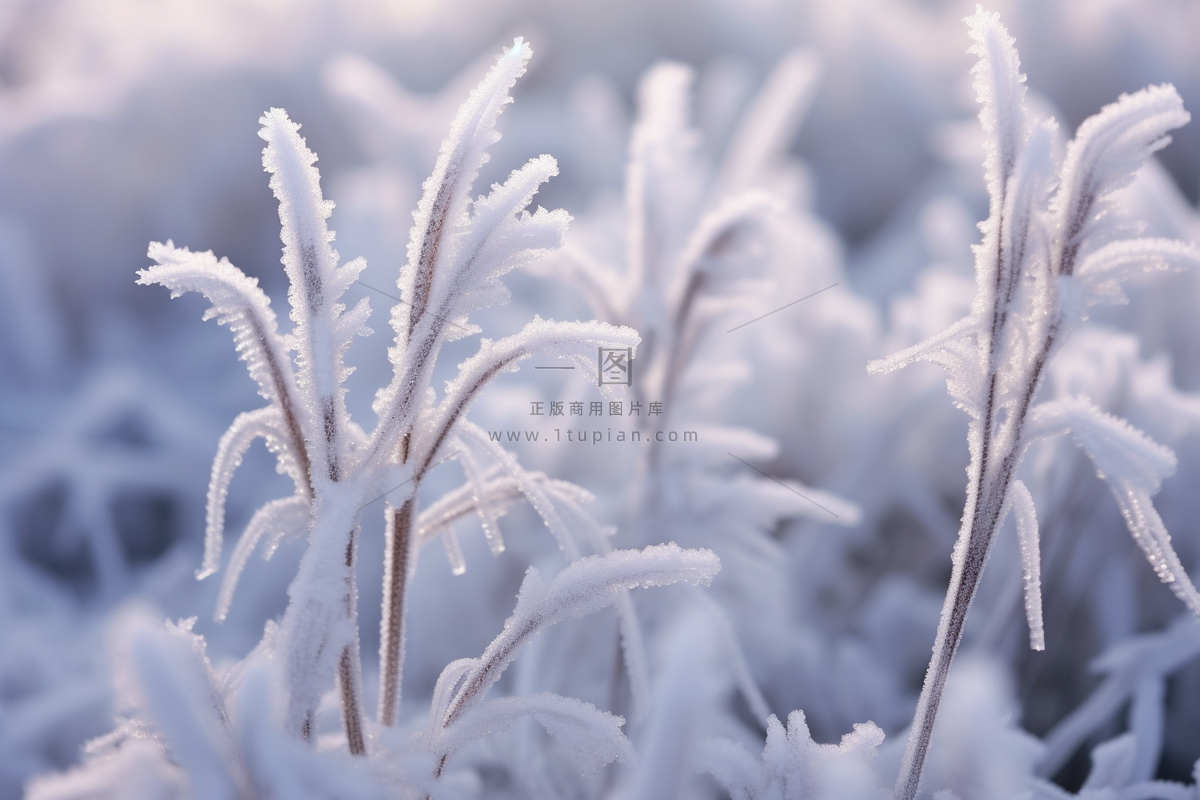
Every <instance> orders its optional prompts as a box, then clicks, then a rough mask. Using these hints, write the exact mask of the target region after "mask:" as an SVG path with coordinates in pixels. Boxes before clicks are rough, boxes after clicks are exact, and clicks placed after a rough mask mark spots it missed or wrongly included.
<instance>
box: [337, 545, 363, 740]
mask: <svg viewBox="0 0 1200 800" xmlns="http://www.w3.org/2000/svg"><path fill="white" fill-rule="evenodd" d="M355 540H356V537H355V535H354V531H351V532H350V540H349V541H348V542H347V543H346V569H347V575H346V589H347V591H346V616H347V617H349V618H350V619H354V617H355V615H354V607H355V606H356V605H357V604H358V587H357V585H356V579H355V571H354V563H355V556H356V553H355V543H356V541H355ZM338 683H339V684H340V686H341V690H342V724H343V726H344V727H345V728H346V742H347V744H348V745H349V747H350V752H351V754H353V755H356V756H361V755H366V752H367V747H366V744H365V743H364V741H363V725H362V702H361V701H360V699H359V692H360V689H361V686H362V676H361V673H360V659H359V654H358V625H355V626H354V640H353V641H352V642H351V643H350V644H348V645H346V647H345V649H343V650H342V657H341V659H340V660H339V661H338Z"/></svg>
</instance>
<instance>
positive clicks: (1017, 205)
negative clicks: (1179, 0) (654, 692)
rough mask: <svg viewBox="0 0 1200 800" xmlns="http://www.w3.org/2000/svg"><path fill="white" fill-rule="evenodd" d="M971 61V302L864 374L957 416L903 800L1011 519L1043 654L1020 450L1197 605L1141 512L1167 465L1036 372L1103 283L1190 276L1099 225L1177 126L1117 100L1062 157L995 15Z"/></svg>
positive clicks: (1142, 243) (979, 23) (987, 20)
mask: <svg viewBox="0 0 1200 800" xmlns="http://www.w3.org/2000/svg"><path fill="white" fill-rule="evenodd" d="M968 23H969V26H970V32H971V37H972V39H973V40H974V45H973V46H972V48H971V52H973V53H974V54H976V55H977V56H978V57H979V62H978V64H977V66H976V67H975V68H974V74H975V86H976V90H977V92H978V95H979V100H980V102H981V104H982V110H981V112H980V121H981V122H982V126H983V130H984V132H985V134H986V136H987V137H988V147H987V157H986V161H985V178H986V181H987V185H988V191H989V195H990V197H991V206H990V211H989V216H988V219H987V221H985V222H984V223H983V224H982V225H981V228H982V230H983V234H984V236H983V241H982V243H981V244H979V245H978V246H977V247H976V248H975V260H976V281H977V294H976V298H975V303H974V305H973V307H972V311H971V313H970V314H969V315H968V316H967V317H965V318H964V319H962V320H961V321H960V322H958V323H956V324H954V325H952V326H951V327H950V328H948V329H947V330H946V331H945V332H943V333H942V334H939V335H937V336H935V337H933V338H931V339H929V340H927V341H925V342H923V343H921V344H919V345H916V346H914V347H912V348H909V349H908V350H905V351H903V352H901V353H897V354H896V355H894V356H891V357H890V358H887V359H884V360H882V361H877V362H872V364H871V365H870V369H871V370H872V371H875V372H885V371H890V370H893V369H898V368H900V367H903V366H905V365H907V364H910V363H913V362H914V361H917V360H921V359H925V360H930V361H933V362H935V363H938V364H941V365H943V366H945V367H946V368H947V369H948V371H949V372H950V378H949V380H948V387H949V391H950V394H951V396H952V397H953V398H954V400H955V402H956V403H957V404H958V405H959V406H960V407H961V408H962V409H964V410H965V411H966V412H967V413H968V414H969V415H970V417H971V422H970V433H969V438H968V441H969V445H970V452H971V464H970V467H969V468H968V478H969V482H968V487H967V501H966V507H965V509H964V511H963V517H962V527H961V528H960V532H959V538H958V542H957V544H956V546H955V549H954V558H953V570H952V573H951V578H950V586H949V588H948V590H947V593H946V600H945V605H944V606H943V610H942V616H941V621H940V623H939V626H938V633H937V638H936V641H935V644H934V650H933V657H932V659H931V661H930V664H929V669H928V672H927V674H926V679H925V684H924V687H923V689H922V692H921V696H920V700H919V701H918V705H917V712H916V716H915V719H914V722H913V726H912V731H911V733H910V738H909V742H908V746H907V749H906V752H905V756H904V761H903V763H902V766H901V770H900V775H899V778H898V780H897V784H896V790H895V796H896V798H897V799H898V800H911V798H913V797H914V796H915V795H916V793H917V789H918V786H919V784H920V779H921V771H922V767H923V765H924V762H925V758H926V755H927V751H928V748H929V743H930V736H931V733H932V731H933V725H934V720H935V717H936V715H937V708H938V703H939V701H940V698H941V694H942V691H943V688H944V686H945V683H946V678H947V676H948V674H949V671H950V666H951V663H952V662H953V659H954V654H955V651H956V650H957V648H958V644H959V642H960V640H961V638H962V632H963V624H964V622H965V621H966V616H967V611H968V609H969V607H970V604H971V600H972V598H973V597H974V595H975V591H976V589H977V587H978V585H979V579H980V577H981V575H982V572H983V567H984V564H985V563H986V561H987V557H988V554H989V552H990V550H991V547H992V543H993V540H994V537H995V534H996V532H997V530H999V528H1000V526H1001V524H1002V523H1003V521H1004V519H1005V517H1006V516H1007V515H1008V514H1009V513H1011V514H1012V515H1013V516H1014V518H1015V519H1016V522H1017V532H1018V535H1019V537H1020V541H1021V553H1022V559H1023V563H1024V580H1025V597H1026V603H1025V606H1026V612H1027V616H1028V621H1029V629H1030V644H1031V646H1032V647H1033V648H1034V649H1043V648H1044V646H1045V641H1044V635H1043V632H1042V624H1041V589H1040V577H1039V573H1040V556H1039V550H1038V533H1037V530H1038V529H1037V515H1036V512H1035V509H1034V506H1033V499H1032V496H1031V495H1030V492H1029V489H1028V488H1027V487H1026V486H1025V484H1024V483H1022V482H1021V480H1020V479H1019V478H1018V477H1017V474H1018V470H1019V467H1020V465H1021V461H1022V459H1023V457H1024V455H1025V453H1026V451H1027V449H1028V448H1029V446H1030V445H1031V444H1032V443H1034V442H1035V441H1037V440H1039V439H1041V438H1045V437H1047V436H1052V435H1055V434H1059V433H1071V434H1072V436H1073V438H1074V439H1075V441H1076V443H1077V444H1079V445H1080V446H1081V447H1082V448H1083V449H1084V450H1085V451H1086V452H1087V453H1088V455H1089V456H1090V457H1091V459H1092V461H1093V462H1094V464H1095V466H1096V469H1097V472H1098V473H1099V474H1100V475H1101V477H1103V478H1104V479H1105V480H1106V481H1107V482H1108V484H1109V487H1110V488H1111V489H1112V492H1113V496H1114V497H1115V498H1116V501H1117V504H1118V505H1119V506H1120V509H1121V512H1122V515H1123V516H1124V518H1125V521H1126V524H1127V525H1128V527H1129V530H1130V532H1131V533H1132V534H1133V536H1134V539H1135V540H1136V541H1137V543H1138V545H1139V546H1141V548H1142V549H1143V551H1144V552H1145V554H1146V556H1147V558H1148V560H1149V561H1150V564H1151V566H1152V567H1153V568H1154V570H1155V572H1156V573H1157V574H1158V576H1159V577H1160V578H1161V579H1162V581H1163V582H1164V583H1166V584H1167V585H1168V586H1169V587H1170V588H1171V589H1172V591H1174V592H1175V594H1176V595H1178V596H1179V598H1180V599H1181V600H1183V601H1184V602H1185V603H1186V604H1187V605H1188V607H1189V608H1191V610H1192V611H1193V612H1195V613H1197V614H1200V593H1197V591H1196V589H1195V587H1194V586H1193V584H1192V582H1191V580H1190V579H1189V577H1188V575H1187V573H1186V572H1185V571H1184V569H1183V566H1182V565H1181V563H1180V561H1179V559H1178V557H1177V556H1176V555H1175V552H1174V550H1173V548H1172V546H1171V543H1170V537H1169V536H1168V534H1167V531H1166V529H1165V527H1164V525H1163V523H1162V520H1161V519H1160V518H1159V516H1158V514H1157V512H1156V511H1155V509H1154V506H1153V504H1152V502H1151V499H1150V498H1151V496H1152V495H1153V494H1154V493H1155V492H1157V491H1158V488H1159V486H1160V484H1161V482H1162V480H1163V479H1164V478H1165V477H1166V476H1168V475H1169V474H1171V472H1172V471H1173V470H1174V467H1175V456H1174V454H1173V453H1172V452H1171V451H1170V450H1168V449H1167V448H1165V447H1163V446H1161V445H1158V444H1156V443H1155V442H1153V441H1151V440H1150V439H1149V438H1148V437H1147V436H1145V435H1144V434H1143V433H1142V432H1140V431H1138V430H1136V429H1134V428H1132V427H1131V426H1130V425H1129V424H1128V423H1126V422H1125V421H1123V420H1121V419H1119V418H1116V417H1113V416H1111V415H1108V414H1106V413H1104V412H1103V411H1101V410H1100V409H1099V408H1097V407H1096V406H1095V405H1094V404H1093V403H1092V402H1091V401H1090V400H1088V399H1087V398H1085V397H1061V398H1056V399H1053V400H1046V401H1043V402H1040V403H1037V402H1035V401H1036V400H1037V395H1038V390H1039V388H1040V387H1041V386H1042V383H1043V379H1044V377H1045V373H1046V368H1047V364H1048V363H1049V361H1050V359H1051V358H1052V357H1053V356H1054V354H1055V353H1056V352H1057V351H1058V349H1059V347H1060V346H1061V344H1062V342H1063V339H1064V337H1065V336H1066V334H1067V333H1068V332H1069V330H1070V329H1071V328H1072V327H1073V326H1074V325H1075V324H1076V323H1077V322H1078V321H1079V320H1080V319H1081V318H1082V317H1084V316H1085V315H1086V313H1087V310H1088V308H1089V307H1091V306H1093V305H1095V304H1097V303H1102V302H1114V301H1116V302H1120V301H1121V300H1122V299H1123V295H1122V293H1121V290H1120V288H1119V285H1118V281H1119V280H1120V279H1122V278H1124V277H1125V276H1127V275H1129V274H1132V273H1134V272H1137V271H1141V270H1145V269H1153V268H1165V267H1170V266H1184V265H1194V264H1196V263H1197V262H1198V261H1200V254H1198V253H1197V251H1196V250H1195V248H1193V247H1190V246H1188V245H1186V244H1184V243H1182V242H1178V241H1172V240H1162V239H1151V238H1131V237H1129V235H1128V234H1129V231H1128V228H1127V226H1121V225H1119V224H1118V223H1116V222H1114V219H1113V218H1114V217H1115V216H1116V215H1117V208H1116V207H1115V204H1114V202H1113V198H1112V195H1113V193H1114V192H1115V191H1117V190H1118V189H1120V188H1121V187H1123V186H1125V185H1126V184H1128V183H1129V182H1130V181H1131V180H1132V178H1133V176H1134V173H1135V172H1136V170H1137V169H1138V168H1139V167H1140V166H1141V165H1142V163H1143V162H1144V161H1145V159H1146V158H1147V157H1148V156H1149V155H1150V154H1151V153H1153V152H1154V151H1156V150H1158V149H1159V148H1161V147H1163V146H1164V145H1165V144H1166V143H1167V142H1168V141H1169V137H1168V136H1167V133H1168V131H1170V130H1172V129H1173V128H1177V127H1179V126H1180V125H1183V124H1184V123H1186V122H1187V120H1188V118H1189V117H1188V114H1187V112H1185V111H1184V109H1183V105H1182V102H1181V101H1180V98H1179V95H1178V94H1177V93H1176V92H1175V90H1174V88H1173V87H1171V86H1169V85H1163V86H1152V87H1149V88H1147V89H1143V90H1142V91H1140V92H1137V93H1135V94H1132V95H1124V96H1122V97H1121V98H1120V99H1119V100H1118V101H1117V102H1116V103H1113V104H1112V105H1109V106H1107V107H1105V108H1104V109H1103V110H1102V111H1101V112H1100V113H1099V114H1096V115H1095V116H1093V117H1091V118H1090V119H1088V120H1086V121H1085V122H1084V123H1083V124H1082V125H1081V126H1080V127H1079V129H1078V131H1077V132H1076V136H1075V138H1074V139H1073V140H1072V141H1071V142H1070V143H1069V144H1067V145H1066V147H1065V151H1063V153H1062V155H1061V157H1060V155H1059V152H1060V150H1061V149H1062V148H1061V147H1060V143H1059V141H1058V138H1057V127H1056V125H1055V124H1054V122H1053V121H1052V120H1043V121H1037V122H1034V121H1030V120H1028V119H1027V111H1026V107H1025V104H1024V86H1023V82H1024V78H1023V76H1022V75H1021V74H1020V72H1019V62H1018V57H1017V52H1016V49H1015V45H1014V42H1013V40H1012V38H1011V37H1010V36H1009V35H1008V32H1007V31H1006V30H1005V29H1004V27H1003V26H1002V25H1001V24H1000V22H999V18H998V16H997V15H995V14H989V13H986V12H984V11H983V10H982V9H980V10H978V11H977V12H976V13H975V14H974V15H973V16H971V17H970V18H968Z"/></svg>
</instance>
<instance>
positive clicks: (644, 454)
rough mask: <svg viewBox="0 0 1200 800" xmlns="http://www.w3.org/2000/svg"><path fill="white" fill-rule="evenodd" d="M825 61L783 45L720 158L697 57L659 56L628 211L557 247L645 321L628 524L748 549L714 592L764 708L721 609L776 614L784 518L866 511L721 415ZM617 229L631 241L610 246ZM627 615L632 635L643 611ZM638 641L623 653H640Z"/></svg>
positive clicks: (721, 549)
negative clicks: (700, 95) (788, 467)
mask: <svg viewBox="0 0 1200 800" xmlns="http://www.w3.org/2000/svg"><path fill="white" fill-rule="evenodd" d="M817 74H818V68H817V63H816V58H815V56H814V55H813V54H812V53H809V52H806V51H794V52H792V53H789V54H788V55H787V56H785V57H784V58H783V59H782V60H781V61H780V62H779V64H778V65H777V66H776V67H775V69H774V71H773V72H772V74H771V75H770V76H769V77H768V79H767V81H766V83H765V85H764V87H763V88H762V90H761V91H760V92H759V94H758V95H757V96H755V97H753V98H751V99H750V102H749V104H748V107H747V110H746V112H745V114H744V116H743V118H742V119H741V121H740V122H739V124H738V125H737V127H736V129H735V130H734V131H733V132H732V134H731V137H730V143H729V145H728V146H727V147H726V148H725V152H724V153H723V154H722V156H721V157H720V158H719V159H715V158H712V157H711V155H710V154H709V153H706V152H704V150H703V144H704V143H703V142H702V140H701V134H700V132H699V131H698V130H697V128H696V126H695V124H694V123H693V119H692V117H693V113H692V110H691V105H692V96H693V91H692V83H693V72H692V70H691V69H690V68H689V67H687V66H685V65H682V64H678V63H661V64H658V65H655V66H654V67H652V68H651V69H650V70H649V71H648V72H647V73H646V75H645V76H643V78H642V79H641V82H640V84H639V88H638V103H637V117H636V119H635V121H634V123H633V126H632V131H631V133H630V139H629V148H628V161H627V164H626V167H625V186H624V198H623V200H624V202H623V207H622V209H621V212H622V217H621V218H620V220H619V221H615V222H616V224H615V225H613V224H609V225H606V224H605V223H606V222H614V221H610V220H605V219H601V220H600V225H599V226H597V227H596V228H595V229H593V230H591V231H589V233H590V234H591V235H590V236H589V237H586V238H583V239H582V240H581V241H578V242H575V243H572V244H569V245H568V247H567V248H565V249H564V251H563V254H562V257H561V259H560V260H561V261H562V262H563V263H565V265H566V266H567V267H568V269H569V271H570V272H569V274H570V276H571V277H572V278H573V283H574V285H575V286H576V287H577V288H578V289H579V290H580V291H581V293H582V294H583V295H584V296H585V298H586V299H587V300H588V302H589V304H590V306H591V309H592V311H593V313H595V314H596V315H597V316H598V317H600V318H602V319H606V320H608V321H609V322H612V323H615V324H622V325H628V326H631V327H635V328H637V329H638V331H639V332H640V333H641V334H642V344H641V346H640V347H639V350H638V354H637V359H636V362H635V363H634V365H633V371H634V378H633V380H632V383H631V389H630V393H631V396H632V402H631V404H630V405H631V409H632V408H637V409H638V412H637V413H636V414H635V415H632V416H631V417H630V422H631V424H632V425H633V426H634V428H635V429H636V430H638V431H640V436H641V438H642V439H643V440H645V441H647V442H648V445H647V446H646V447H645V448H643V449H641V451H640V452H639V453H638V454H637V456H636V459H635V460H634V461H633V463H631V464H629V466H628V471H627V472H626V473H625V474H626V475H628V474H632V475H633V480H632V481H631V482H628V483H624V484H623V485H622V487H621V490H622V491H623V492H624V493H625V497H624V499H623V501H622V505H623V507H624V512H623V513H622V515H621V517H620V518H619V519H618V520H617V522H618V534H617V536H618V538H619V539H620V540H622V541H627V542H634V543H637V544H639V545H642V544H647V543H652V542H656V541H663V540H666V539H677V540H678V541H681V542H684V543H690V544H698V545H703V546H705V547H712V548H713V549H714V550H716V551H717V552H718V553H720V555H721V557H722V559H723V561H724V562H725V563H726V564H727V566H732V565H736V566H735V567H734V568H733V569H730V570H728V580H727V585H726V586H725V587H724V597H723V599H724V600H725V603H724V604H723V605H724V606H725V608H722V606H719V605H715V604H707V605H708V607H709V610H710V611H712V612H713V615H711V616H712V618H713V623H714V624H715V625H716V626H717V629H718V630H719V631H720V632H721V633H723V634H724V635H725V638H726V640H727V644H728V645H729V648H727V649H729V652H730V655H731V657H732V658H733V670H734V673H735V674H738V682H739V683H740V684H741V689H742V692H743V694H744V695H745V697H746V699H747V701H748V703H749V705H750V707H751V709H752V713H753V714H754V715H755V717H756V718H757V719H758V721H759V723H760V724H765V723H766V718H767V715H768V710H767V706H766V704H765V701H764V700H763V699H762V696H761V694H760V693H759V691H758V689H757V688H755V686H754V685H753V681H751V680H750V679H749V671H748V670H746V669H745V665H744V664H741V663H740V661H739V660H740V658H741V656H740V655H739V654H738V650H739V647H740V645H739V644H738V643H737V642H738V637H737V636H735V635H734V634H733V628H734V626H730V624H729V622H728V620H726V619H725V615H726V614H728V613H731V612H732V613H734V614H735V617H736V618H737V619H738V620H739V623H740V622H741V621H743V620H746V619H752V618H754V617H758V616H760V615H764V614H765V615H767V616H768V617H769V618H770V619H772V620H774V619H776V617H774V616H771V615H773V614H775V613H776V612H777V610H778V609H779V602H778V601H779V599H780V597H782V595H783V592H784V588H783V581H782V576H781V575H770V576H769V577H767V578H766V580H763V577H764V573H771V572H772V570H773V569H775V568H776V567H777V566H778V565H779V564H780V563H782V561H783V558H782V554H781V553H779V552H778V549H777V545H776V543H775V542H774V541H773V540H772V539H771V537H770V536H769V535H768V534H769V532H770V531H771V530H772V529H774V528H775V527H776V526H777V525H778V524H779V523H780V521H781V520H784V519H788V518H792V517H812V518H815V519H818V520H821V521H824V522H831V523H834V524H853V523H854V522H855V521H856V520H857V518H858V510H857V508H856V507H855V506H854V505H853V504H851V503H849V502H847V501H845V500H842V499H841V498H838V497H836V496H833V495H832V494H830V493H828V492H823V491H821V490H819V489H814V488H810V487H806V486H804V485H802V484H800V483H799V482H798V481H794V480H786V481H780V480H777V479H775V478H774V477H770V476H767V475H766V474H765V473H762V474H756V473H761V471H760V470H757V468H756V467H754V466H753V463H754V462H759V463H765V462H770V461H771V460H772V459H773V458H774V457H775V455H776V454H777V452H778V445H777V443H776V442H774V441H773V440H771V439H770V438H768V437H765V436H762V435H761V434H758V433H756V432H754V431H752V430H749V429H745V428H739V427H735V426H734V425H731V424H728V423H722V422H720V421H717V420H719V419H720V414H721V413H722V410H723V406H722V404H723V403H726V401H727V400H728V399H729V396H730V395H731V393H732V392H733V390H734V389H735V388H736V387H737V385H738V384H739V383H741V382H742V381H744V380H745V379H746V377H747V375H746V373H747V370H746V364H745V360H744V358H743V355H742V354H741V353H739V352H737V344H736V343H735V342H732V341H731V340H732V339H733V338H734V337H730V336H729V330H728V329H729V328H730V327H734V326H736V322H735V321H736V320H740V321H745V320H747V319H752V318H753V317H754V316H755V314H757V313H761V310H762V309H763V307H764V305H766V303H765V302H764V298H765V297H766V296H768V295H769V289H770V281H769V280H765V279H763V273H765V272H769V270H768V268H767V265H768V264H769V263H770V262H771V261H772V256H773V255H774V254H772V253H771V247H770V245H771V244H772V240H773V237H772V235H771V227H772V224H773V222H774V219H775V218H776V217H779V216H781V215H783V214H784V213H785V212H786V209H787V206H788V202H789V197H788V196H787V189H788V188H791V187H790V179H792V178H794V177H795V176H794V175H792V174H791V169H790V167H791V165H790V164H788V163H787V161H786V158H785V153H786V149H787V147H788V145H789V143H790V141H791V139H792V138H793V137H794V135H795V130H796V128H797V126H798V123H799V121H800V118H801V117H802V115H803V112H804V110H805V109H806V107H807V105H808V102H809V101H810V99H811V97H812V94H813V91H814V88H815V85H816V78H817ZM613 241H619V242H621V243H622V244H623V252H612V248H611V247H607V246H606V245H608V244H609V243H610V242H613ZM659 412H661V413H659ZM631 414H633V412H632V411H631ZM681 428H697V429H698V434H699V435H698V440H697V441H696V442H694V443H691V444H683V445H672V444H669V443H668V442H669V438H668V436H669V433H670V432H671V431H672V430H675V431H678V430H679V429H681ZM623 624H624V625H625V633H624V635H625V636H626V637H628V636H629V635H630V634H629V633H628V629H630V628H632V625H631V624H630V623H629V622H627V621H625V622H624V623H623ZM738 627H740V625H739V626H738ZM763 627H764V628H766V627H769V624H767V625H764V626H763ZM633 635H636V634H633ZM626 650H627V652H626V653H625V656H624V657H625V658H629V657H631V656H634V655H636V653H630V652H628V650H629V646H628V645H626ZM627 666H629V667H630V670H629V675H630V678H631V681H632V682H633V684H632V685H631V687H630V689H631V695H632V699H633V701H634V705H635V707H636V706H637V705H638V704H639V703H642V702H643V700H642V698H643V697H644V695H645V694H646V693H647V691H648V683H647V682H646V678H644V677H643V678H642V679H641V680H642V682H643V685H642V686H638V685H637V681H638V669H637V668H635V667H633V666H632V665H628V664H627Z"/></svg>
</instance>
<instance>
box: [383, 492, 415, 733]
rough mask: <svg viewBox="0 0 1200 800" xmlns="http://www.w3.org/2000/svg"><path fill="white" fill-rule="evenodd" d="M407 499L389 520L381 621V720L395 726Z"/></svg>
mask: <svg viewBox="0 0 1200 800" xmlns="http://www.w3.org/2000/svg"><path fill="white" fill-rule="evenodd" d="M415 502H416V501H415V500H414V499H412V498H410V499H408V500H405V501H404V503H403V504H402V505H401V506H400V508H398V509H395V510H393V511H392V513H391V515H390V517H389V518H388V521H387V527H388V530H387V555H386V557H385V561H384V574H383V581H384V584H383V620H382V621H381V623H380V639H381V641H380V647H379V652H380V660H381V662H382V666H381V668H380V671H379V723H380V724H381V725H385V726H388V727H390V726H393V725H395V724H396V719H397V717H398V716H399V713H400V678H401V672H402V671H403V669H404V592H405V589H406V587H407V584H408V561H409V553H410V547H411V540H412V525H413V506H414V504H415Z"/></svg>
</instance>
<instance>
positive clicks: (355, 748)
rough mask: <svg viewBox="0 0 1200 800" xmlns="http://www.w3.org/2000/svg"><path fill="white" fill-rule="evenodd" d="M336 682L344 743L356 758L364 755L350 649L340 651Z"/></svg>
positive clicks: (365, 747)
mask: <svg viewBox="0 0 1200 800" xmlns="http://www.w3.org/2000/svg"><path fill="white" fill-rule="evenodd" d="M338 682H339V683H340V684H341V687H342V723H343V724H344V725H345V727H346V741H347V742H349V744H350V752H351V753H352V754H353V755H356V756H361V755H366V752H367V746H366V744H365V743H364V742H363V729H362V711H361V709H360V708H359V702H358V692H356V691H355V686H356V685H357V681H355V679H354V656H353V654H352V653H351V652H350V647H346V649H345V650H343V651H342V659H341V661H340V662H339V663H338Z"/></svg>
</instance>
